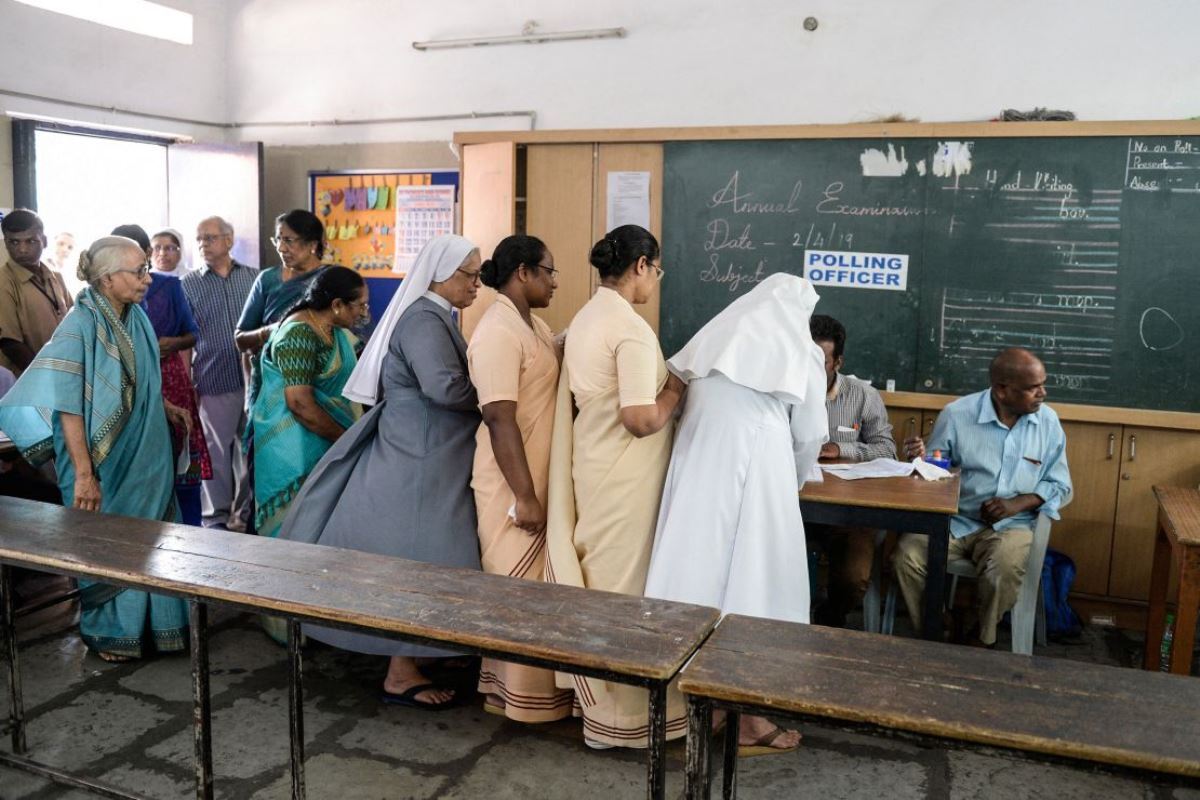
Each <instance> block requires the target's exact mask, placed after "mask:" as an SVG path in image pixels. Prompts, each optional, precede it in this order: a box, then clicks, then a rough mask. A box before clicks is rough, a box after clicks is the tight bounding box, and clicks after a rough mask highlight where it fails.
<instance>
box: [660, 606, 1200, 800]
mask: <svg viewBox="0 0 1200 800" xmlns="http://www.w3.org/2000/svg"><path fill="white" fill-rule="evenodd" d="M679 688H680V689H681V690H682V691H683V692H684V694H685V695H687V699H688V741H687V746H688V753H687V782H686V797H687V798H688V799H689V800H699V798H707V797H708V796H709V791H710V780H711V778H710V773H711V765H710V756H709V748H708V742H709V739H710V737H711V734H710V730H711V719H712V709H713V707H714V706H716V707H720V708H725V709H728V710H729V719H728V721H727V722H726V727H725V748H724V749H725V759H724V761H725V793H724V797H726V798H731V797H733V796H735V794H736V762H737V723H738V714H739V712H749V713H758V714H764V713H765V714H770V715H773V716H775V715H778V716H785V717H798V718H817V719H823V720H832V721H835V722H838V723H850V724H853V725H862V726H865V727H868V728H875V729H888V730H896V731H907V732H909V733H914V734H920V735H924V736H931V737H938V738H942V739H952V740H958V741H962V742H971V743H975V744H981V745H990V746H994V747H1005V748H1012V749H1016V750H1022V751H1027V752H1030V753H1035V754H1039V755H1041V756H1043V757H1051V758H1065V759H1070V760H1076V761H1087V762H1094V763H1099V764H1105V765H1109V766H1113V767H1122V768H1132V769H1136V770H1149V771H1152V772H1155V773H1168V774H1171V775H1175V776H1184V777H1185V778H1188V779H1193V780H1192V782H1195V781H1194V779H1196V778H1200V712H1197V709H1200V681H1195V680H1190V679H1187V678H1181V677H1176V676H1174V675H1163V674H1161V673H1147V672H1142V671H1140V670H1132V669H1118V668H1115V667H1103V666H1097V665H1094V664H1082V663H1079V662H1075V661H1066V660H1063V659H1051V658H1041V657H1037V656H1032V657H1031V656H1025V655H1016V654H1013V653H1002V652H996V651H992V650H982V649H974V648H968V647H954V646H948V645H942V644H937V643H934V642H925V641H916V640H912V639H901V638H898V637H893V636H876V635H872V634H868V633H861V632H859V631H849V630H840V629H836V628H824V627H819V626H816V625H797V624H795V623H788V622H777V621H774V620H765V619H757V618H753V617H743V616H728V617H726V618H725V619H724V620H722V622H721V624H720V625H719V626H718V627H717V630H716V631H715V632H714V633H713V634H712V636H710V637H709V639H708V641H707V642H705V644H704V646H703V647H701V648H700V652H699V653H697V654H696V656H695V657H694V658H693V659H692V660H691V662H690V663H689V664H688V666H687V667H686V668H685V669H684V670H683V673H682V674H681V675H680V678H679Z"/></svg>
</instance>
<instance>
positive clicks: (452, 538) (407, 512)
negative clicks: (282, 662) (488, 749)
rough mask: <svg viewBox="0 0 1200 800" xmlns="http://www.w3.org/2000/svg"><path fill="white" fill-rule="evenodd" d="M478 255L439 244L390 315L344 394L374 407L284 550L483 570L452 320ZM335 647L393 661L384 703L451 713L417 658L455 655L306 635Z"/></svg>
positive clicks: (459, 240)
mask: <svg viewBox="0 0 1200 800" xmlns="http://www.w3.org/2000/svg"><path fill="white" fill-rule="evenodd" d="M479 267H480V265H479V250H478V248H476V247H475V245H473V244H471V243H470V242H469V241H467V240H466V239H464V238H463V237H461V236H452V235H445V236H437V237H435V238H434V239H433V240H432V241H430V242H429V244H427V245H425V248H424V249H423V250H422V251H421V253H420V255H418V256H417V260H416V263H415V264H413V267H412V269H410V270H409V272H408V276H407V277H406V278H405V279H404V282H403V283H401V284H400V288H399V290H397V292H396V294H395V295H393V297H392V300H391V302H390V303H388V308H387V311H386V312H385V313H384V315H383V318H382V319H381V320H380V321H379V325H378V327H377V328H376V329H375V334H374V335H373V336H372V337H371V340H370V341H369V342H368V343H367V348H366V350H364V351H363V354H362V356H361V357H360V358H359V361H358V366H357V367H355V369H354V373H353V374H352V375H351V376H350V380H349V381H347V383H346V388H345V389H344V390H343V392H342V394H343V395H344V396H345V397H347V398H349V399H351V400H355V401H357V402H360V403H365V404H368V405H372V406H374V407H373V408H372V409H371V410H370V411H368V412H367V413H366V414H364V415H363V417H362V419H360V420H359V421H358V422H357V423H355V424H354V426H353V427H351V428H350V430H348V431H346V433H344V434H343V435H342V436H341V438H339V439H338V440H337V442H335V443H334V445H333V447H331V448H330V449H329V452H328V453H326V454H325V456H324V458H322V459H321V461H320V463H319V464H317V466H316V467H315V468H314V469H313V471H312V473H310V474H309V476H308V480H307V481H305V483H304V487H303V488H302V489H301V490H300V494H299V495H297V497H296V499H295V500H294V501H292V507H291V510H290V511H289V512H288V515H287V518H286V519H285V520H284V522H283V528H282V530H281V532H280V538H283V539H292V540H296V541H304V542H318V543H320V544H325V545H331V546H333V547H345V548H348V549H351V550H361V551H364V552H367V553H377V554H381V555H391V556H399V557H401V558H407V559H411V560H413V561H424V562H427V563H430V564H441V565H443V566H448V567H463V568H467V569H476V570H477V569H479V538H478V536H477V534H476V518H475V498H474V496H473V495H472V493H471V463H472V461H473V460H474V458H475V432H476V431H477V430H478V428H479V422H480V416H479V399H478V396H477V395H476V393H475V387H474V386H472V385H471V379H470V377H469V376H468V374H467V344H466V342H464V341H463V338H462V334H461V333H459V331H458V325H457V323H456V322H455V321H454V318H453V317H452V316H451V313H452V309H455V308H458V309H463V308H466V307H467V306H469V305H471V303H473V302H474V301H475V295H476V292H477V291H478V287H479ZM304 632H305V634H307V635H308V636H311V637H312V638H314V639H317V640H319V641H322V642H325V643H326V644H331V645H334V646H335V647H340V648H342V649H344V650H352V651H354V652H358V653H369V654H373V655H384V656H390V657H391V659H390V661H389V664H388V671H387V676H386V677H385V678H384V681H383V694H382V699H383V701H384V702H387V703H395V704H398V705H406V706H413V707H416V708H425V709H430V710H439V709H443V708H447V707H449V706H450V705H452V704H453V703H454V700H455V695H454V692H453V691H452V690H451V689H448V688H445V687H444V686H439V685H438V684H437V682H436V681H435V680H433V679H431V678H429V677H426V675H425V673H424V672H422V670H421V667H422V666H423V665H419V664H418V663H417V661H416V659H418V658H443V657H447V656H452V655H455V654H454V653H448V652H446V651H445V650H440V649H436V648H432V647H426V646H423V645H415V644H408V643H405V642H397V641H395V640H393V639H388V638H385V637H379V636H370V635H367V634H360V633H350V632H348V631H342V630H333V629H330V628H320V627H314V626H311V625H305V626H304Z"/></svg>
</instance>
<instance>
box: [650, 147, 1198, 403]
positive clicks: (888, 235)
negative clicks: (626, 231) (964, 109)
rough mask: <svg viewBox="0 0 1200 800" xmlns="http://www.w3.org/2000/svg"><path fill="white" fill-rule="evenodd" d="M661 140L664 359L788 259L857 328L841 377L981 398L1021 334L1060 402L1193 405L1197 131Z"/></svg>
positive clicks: (823, 309)
mask: <svg viewBox="0 0 1200 800" xmlns="http://www.w3.org/2000/svg"><path fill="white" fill-rule="evenodd" d="M665 150H666V152H665V186H664V193H663V239H664V250H665V252H664V256H663V261H664V264H665V266H666V268H667V271H666V274H665V276H664V278H663V287H662V292H663V296H662V307H661V312H660V335H661V338H662V342H663V349H664V351H665V352H667V353H668V354H670V353H673V352H675V351H676V350H678V349H679V348H680V347H682V346H683V345H684V344H685V343H686V342H687V340H688V338H690V337H691V335H692V334H694V333H695V332H696V331H697V330H698V329H699V328H700V326H702V325H703V324H704V323H705V322H706V321H707V320H708V319H710V318H711V317H712V316H713V315H714V314H715V313H717V312H718V311H720V310H721V309H722V308H724V307H725V306H726V305H727V304H728V303H729V302H730V301H731V300H732V299H734V298H735V297H737V296H738V295H739V294H741V293H744V292H746V291H748V290H749V289H750V288H752V287H753V285H754V284H755V283H756V282H757V281H758V280H761V279H762V278H763V277H765V276H766V275H769V274H771V273H773V272H778V271H786V272H791V273H793V274H796V275H806V276H807V277H810V278H812V279H813V281H814V283H817V284H818V285H817V291H818V293H819V294H820V295H821V302H820V303H819V304H818V312H820V313H827V314H831V315H833V316H835V317H837V318H838V319H840V320H841V321H842V322H843V323H844V324H845V325H846V327H847V329H848V331H849V339H848V343H847V352H846V371H847V372H851V373H854V374H856V375H858V376H859V377H861V378H865V379H868V380H871V381H872V382H873V383H874V384H875V385H876V386H878V387H880V388H883V387H884V385H885V383H886V381H888V380H894V381H895V383H896V388H897V389H898V390H901V391H924V392H935V393H952V394H962V393H967V392H971V391H976V390H978V389H981V388H983V387H984V386H986V385H987V364H988V361H989V360H990V359H991V357H992V355H994V354H995V352H996V351H997V350H999V349H1000V348H1002V347H1006V346H1012V345H1016V346H1022V347H1028V348H1030V349H1032V350H1034V351H1035V352H1037V353H1038V354H1039V355H1040V356H1041V357H1042V359H1043V360H1044V361H1045V363H1046V368H1047V372H1048V375H1049V379H1048V389H1049V391H1050V393H1051V398H1052V399H1053V400H1059V401H1063V402H1076V403H1089V404H1095V405H1111V406H1126V407H1137V408H1151V409H1170V410H1184V411H1197V410H1200V359H1197V358H1195V356H1194V353H1195V351H1196V348H1197V345H1198V344H1200V138H1198V137H1140V138H1129V137H1076V138H1060V137H1047V138H1032V137H1029V138H1026V137H1013V138H977V139H973V140H961V141H944V140H935V139H888V140H871V139H807V140H787V141H718V142H679V143H668V144H666V145H665ZM904 261H906V262H907V263H906V264H904ZM810 262H811V263H810ZM822 281H826V282H832V283H834V284H836V285H819V284H820V283H821V282H822Z"/></svg>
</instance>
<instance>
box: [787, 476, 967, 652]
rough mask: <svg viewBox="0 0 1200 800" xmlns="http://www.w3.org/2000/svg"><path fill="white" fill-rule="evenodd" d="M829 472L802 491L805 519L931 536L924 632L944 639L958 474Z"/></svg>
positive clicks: (934, 637)
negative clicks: (851, 476) (856, 475)
mask: <svg viewBox="0 0 1200 800" xmlns="http://www.w3.org/2000/svg"><path fill="white" fill-rule="evenodd" d="M824 475H825V480H824V481H822V482H821V483H811V482H810V483H806V484H804V488H803V489H801V490H800V514H801V516H802V517H803V518H804V521H805V522H806V523H807V522H814V523H821V524H824V525H845V526H850V527H857V528H882V529H885V530H893V531H901V532H904V533H923V534H925V535H926V536H928V537H929V545H928V550H927V551H926V553H927V558H928V567H927V570H928V572H927V574H926V577H925V608H924V609H923V611H922V622H921V631H922V635H923V636H924V637H925V638H926V639H933V640H938V641H940V640H941V638H942V598H943V596H944V594H945V591H946V558H947V553H948V550H949V547H950V518H951V517H952V516H954V515H955V514H957V513H958V485H959V477H958V474H957V473H955V474H954V475H953V476H952V477H950V478H945V479H943V480H940V481H927V480H924V479H922V478H919V477H917V476H915V475H913V476H909V477H905V478H860V479H858V480H853V481H848V480H844V479H842V478H838V477H836V476H834V475H833V474H832V473H829V472H826V473H824Z"/></svg>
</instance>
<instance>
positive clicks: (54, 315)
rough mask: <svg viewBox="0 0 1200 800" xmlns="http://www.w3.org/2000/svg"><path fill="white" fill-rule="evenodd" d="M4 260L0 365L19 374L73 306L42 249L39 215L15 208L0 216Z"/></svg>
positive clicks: (0, 293) (0, 287)
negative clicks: (6, 255)
mask: <svg viewBox="0 0 1200 800" xmlns="http://www.w3.org/2000/svg"><path fill="white" fill-rule="evenodd" d="M0 231H3V234H4V247H5V249H7V250H8V258H7V259H6V261H5V263H4V264H3V266H0V366H3V367H7V368H8V369H10V370H12V372H13V373H14V374H15V375H17V376H20V374H21V373H22V372H24V371H25V368H26V367H28V366H29V364H30V363H31V362H32V361H33V359H34V357H35V356H36V355H37V352H38V351H39V350H41V349H42V345H44V344H46V342H48V341H50V337H51V336H52V335H54V329H55V328H57V327H58V323H60V322H62V319H63V317H65V316H66V315H67V312H68V311H70V310H71V306H72V302H71V295H70V294H69V293H68V292H67V286H66V284H65V283H64V282H63V278H62V275H60V274H59V273H58V272H57V271H56V270H55V269H54V268H53V267H51V266H50V265H49V264H48V263H46V262H44V261H43V260H42V252H43V251H44V250H45V249H46V233H45V227H44V226H43V225H42V220H41V217H39V216H38V215H37V214H35V213H33V212H32V211H30V210H28V209H24V208H18V209H17V210H16V211H11V212H9V213H8V214H6V215H5V216H4V218H3V219H2V220H0Z"/></svg>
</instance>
